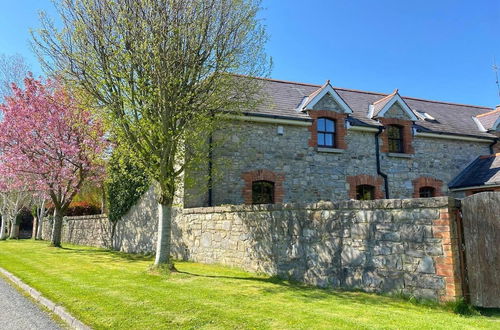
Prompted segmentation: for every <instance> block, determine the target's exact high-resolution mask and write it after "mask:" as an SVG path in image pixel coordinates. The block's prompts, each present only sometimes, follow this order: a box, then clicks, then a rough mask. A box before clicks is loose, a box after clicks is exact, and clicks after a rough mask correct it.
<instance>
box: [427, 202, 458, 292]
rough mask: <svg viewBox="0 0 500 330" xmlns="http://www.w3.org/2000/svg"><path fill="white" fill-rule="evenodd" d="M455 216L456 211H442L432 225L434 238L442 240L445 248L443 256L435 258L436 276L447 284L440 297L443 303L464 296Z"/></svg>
mask: <svg viewBox="0 0 500 330" xmlns="http://www.w3.org/2000/svg"><path fill="white" fill-rule="evenodd" d="M455 216H456V215H455V213H454V210H450V209H441V210H439V218H438V219H436V220H434V221H433V224H432V233H433V237H434V238H437V239H440V240H441V246H442V248H443V255H442V256H440V257H434V264H435V266H436V275H438V276H441V277H442V278H443V279H444V283H445V288H444V290H443V291H442V292H441V294H440V297H439V299H440V300H441V301H453V300H456V299H458V298H460V297H462V295H463V292H462V281H461V275H460V257H459V251H458V239H457V231H456V228H455V225H454V224H455Z"/></svg>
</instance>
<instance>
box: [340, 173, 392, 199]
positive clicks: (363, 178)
mask: <svg viewBox="0 0 500 330" xmlns="http://www.w3.org/2000/svg"><path fill="white" fill-rule="evenodd" d="M347 183H349V198H350V199H356V187H357V186H359V185H370V186H374V187H375V199H383V198H384V194H383V193H382V184H383V183H384V180H383V179H382V178H381V177H376V176H371V175H366V174H360V175H353V176H348V177H347Z"/></svg>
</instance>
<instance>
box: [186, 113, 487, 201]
mask: <svg viewBox="0 0 500 330" xmlns="http://www.w3.org/2000/svg"><path fill="white" fill-rule="evenodd" d="M278 126H283V127H284V134H283V135H278V133H277V128H278ZM227 131H229V133H228V135H229V138H228V139H227V141H226V142H225V143H224V145H223V146H221V147H220V148H217V149H216V150H215V151H214V159H216V160H220V159H222V160H226V162H221V163H223V164H224V166H223V168H221V169H218V170H217V169H216V171H217V172H218V173H219V174H220V177H219V178H217V180H215V183H214V187H213V203H214V204H213V205H225V204H242V203H244V196H243V191H244V188H245V182H244V179H243V178H242V175H243V174H244V173H247V172H251V171H255V170H260V169H263V170H268V171H272V172H275V173H280V174H283V175H284V178H285V179H284V182H283V188H284V192H283V200H284V202H286V203H297V202H300V203H303V202H317V201H319V200H345V199H348V198H349V189H350V187H349V185H348V184H347V177H349V176H356V175H361V174H365V175H370V176H373V177H375V178H377V177H378V175H377V169H376V155H375V133H374V132H361V131H354V130H351V129H349V130H347V134H346V136H345V141H346V144H347V149H345V150H336V151H337V152H325V151H324V150H317V148H315V147H311V146H308V141H309V140H310V138H311V133H310V132H309V130H308V127H305V126H293V125H282V124H280V125H278V124H268V123H254V122H240V123H235V124H232V125H230V126H228V127H227ZM226 133H227V132H226ZM379 142H380V145H383V142H382V139H380V141H379ZM411 144H412V148H413V149H414V151H415V152H414V153H413V154H403V155H399V157H397V156H398V155H394V154H390V153H384V152H382V153H381V170H382V171H383V172H385V173H386V174H387V175H388V180H389V192H390V197H391V198H412V197H413V195H414V187H413V181H414V180H417V179H418V178H420V177H430V178H435V179H439V180H441V181H443V185H442V188H443V191H442V192H443V194H445V195H447V194H448V186H447V184H448V183H449V182H450V181H451V180H452V179H453V178H454V177H455V176H456V175H458V174H459V173H460V172H461V171H462V170H463V169H464V168H465V167H466V166H467V165H468V164H469V163H470V162H471V161H472V160H474V159H475V158H476V157H477V156H479V155H484V154H489V144H488V143H480V142H466V141H457V140H447V139H435V138H429V137H422V136H418V135H417V136H414V137H412V143H411ZM188 175H189V174H188ZM204 185H206V183H204ZM381 189H382V190H383V187H381ZM185 200H186V202H185V205H186V206H187V207H200V206H206V201H207V198H206V196H205V197H201V198H200V196H199V195H196V196H190V194H189V193H188V194H187V195H186V197H185Z"/></svg>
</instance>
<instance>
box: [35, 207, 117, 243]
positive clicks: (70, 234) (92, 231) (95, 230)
mask: <svg viewBox="0 0 500 330" xmlns="http://www.w3.org/2000/svg"><path fill="white" fill-rule="evenodd" d="M51 234H52V220H49V219H47V218H46V219H45V220H44V223H43V227H42V238H43V239H44V240H50V237H51ZM62 241H63V243H71V244H77V245H88V246H96V247H106V248H109V247H111V225H110V222H109V221H108V217H107V216H106V215H105V214H98V215H86V216H77V217H64V220H63V229H62Z"/></svg>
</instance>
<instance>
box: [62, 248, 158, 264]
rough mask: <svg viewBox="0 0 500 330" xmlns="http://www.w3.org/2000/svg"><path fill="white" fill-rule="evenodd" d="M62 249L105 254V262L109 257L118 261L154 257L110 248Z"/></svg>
mask: <svg viewBox="0 0 500 330" xmlns="http://www.w3.org/2000/svg"><path fill="white" fill-rule="evenodd" d="M61 249H62V250H65V251H66V252H67V253H77V254H78V255H80V256H82V255H88V256H99V255H100V256H103V257H106V259H104V260H103V262H108V261H109V259H110V258H111V259H114V260H116V261H126V262H136V261H152V260H153V257H152V256H150V255H143V254H133V253H125V252H120V251H113V250H108V249H79V248H70V247H62V248H61Z"/></svg>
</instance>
